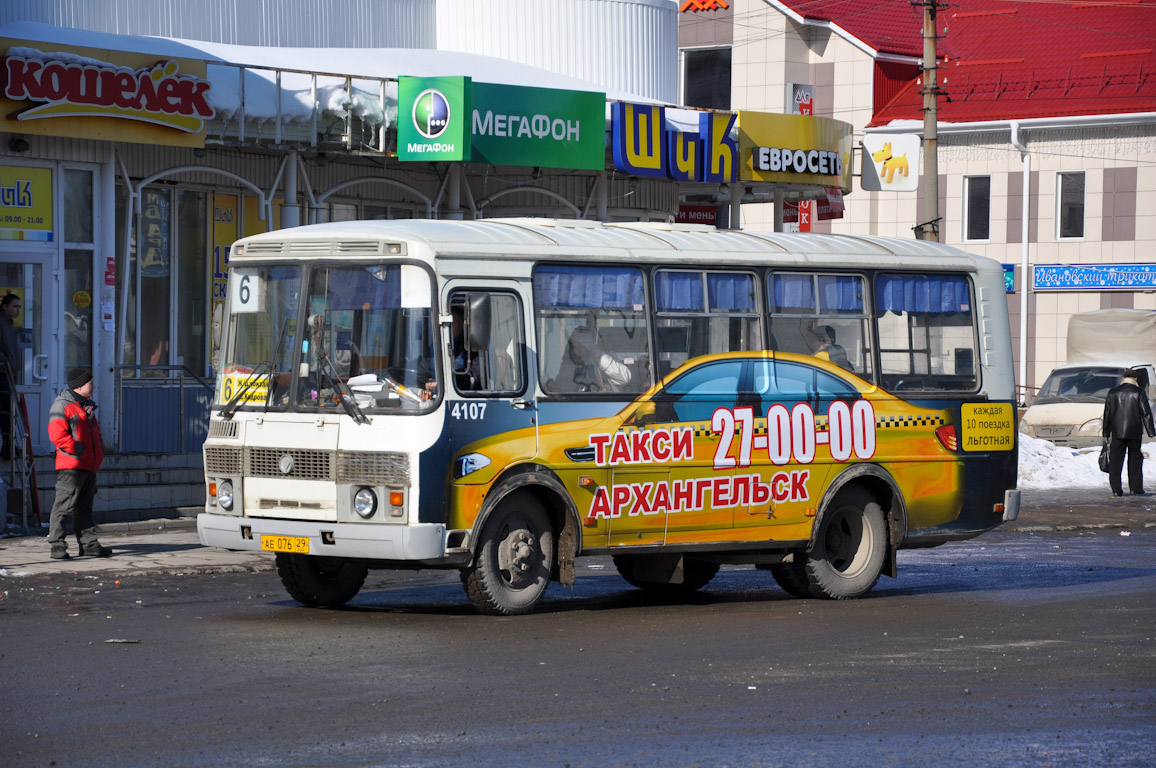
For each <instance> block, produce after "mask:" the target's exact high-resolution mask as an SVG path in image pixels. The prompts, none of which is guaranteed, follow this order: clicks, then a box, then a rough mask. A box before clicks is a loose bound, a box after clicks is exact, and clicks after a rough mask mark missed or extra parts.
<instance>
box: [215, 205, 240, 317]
mask: <svg viewBox="0 0 1156 768" xmlns="http://www.w3.org/2000/svg"><path fill="white" fill-rule="evenodd" d="M239 212H240V211H239V206H238V200H237V196H236V195H213V308H214V311H216V305H217V304H220V303H223V302H224V301H225V285H226V282H227V280H228V278H229V272H228V268H229V250H230V249H231V248H232V247H233V243H234V242H236V240H237V239H238V238H237V235H238V219H239V218H240V216H239V215H238V214H239Z"/></svg>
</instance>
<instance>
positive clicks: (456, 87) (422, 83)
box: [397, 77, 471, 161]
mask: <svg viewBox="0 0 1156 768" xmlns="http://www.w3.org/2000/svg"><path fill="white" fill-rule="evenodd" d="M470 91H471V80H470V78H468V77H400V78H398V81H397V159H398V160H402V161H407V160H408V161H428V160H457V161H468V160H470V119H471V110H470V95H471V94H470Z"/></svg>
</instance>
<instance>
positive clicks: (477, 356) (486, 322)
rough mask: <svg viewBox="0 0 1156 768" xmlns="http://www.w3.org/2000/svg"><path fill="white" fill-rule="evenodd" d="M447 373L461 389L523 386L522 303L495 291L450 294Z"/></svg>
mask: <svg viewBox="0 0 1156 768" xmlns="http://www.w3.org/2000/svg"><path fill="white" fill-rule="evenodd" d="M449 303H450V315H451V317H452V324H451V328H450V348H449V350H448V352H449V360H450V365H449V375H450V377H451V379H452V381H453V385H454V388H455V389H456V390H457V391H458V392H459V393H463V394H475V393H487V394H518V393H521V392H522V391H523V390H524V389H525V385H524V381H525V376H524V366H523V361H524V359H525V355H524V344H523V335H522V308H521V304H520V302H519V301H518V297H517V296H516V295H514V294H512V293H505V292H500V291H493V292H491V291H455V292H453V293H452V294H450V302H449Z"/></svg>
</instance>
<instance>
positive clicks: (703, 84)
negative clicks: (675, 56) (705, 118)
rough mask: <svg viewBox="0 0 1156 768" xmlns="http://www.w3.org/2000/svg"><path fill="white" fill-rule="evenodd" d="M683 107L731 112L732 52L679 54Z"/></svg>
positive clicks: (705, 50)
mask: <svg viewBox="0 0 1156 768" xmlns="http://www.w3.org/2000/svg"><path fill="white" fill-rule="evenodd" d="M682 57H683V58H682V61H683V67H682V78H683V80H682V83H683V104H685V105H686V106H688V107H701V108H703V109H723V110H727V109H730V108H731V49H730V48H700V49H690V50H684V51H683V52H682Z"/></svg>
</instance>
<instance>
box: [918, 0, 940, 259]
mask: <svg viewBox="0 0 1156 768" xmlns="http://www.w3.org/2000/svg"><path fill="white" fill-rule="evenodd" d="M937 2H938V0H922V3H923V88H922V89H921V91H920V92H921V93H922V94H923V221H922V222H920V223H919V224H917V225H916V226H915V237H916V238H918V239H919V240H934V241H936V242H938V241H939V157H938V154H937V152H938V150H937V147H938V142H939V136H938V133H937V130H936V128H937V125H938V120H939V116H938V114H937V112H938V110H937V109H936V100H937V97H938V96H939V75H938V69H939V68H938V66H937V63H938V62H937V57H936V50H935V41H936V30H935V13H936V11H937V10H938V6H937V5H936V3H937Z"/></svg>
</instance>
